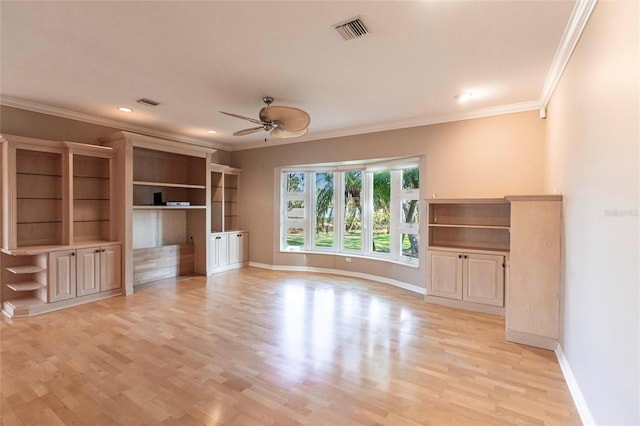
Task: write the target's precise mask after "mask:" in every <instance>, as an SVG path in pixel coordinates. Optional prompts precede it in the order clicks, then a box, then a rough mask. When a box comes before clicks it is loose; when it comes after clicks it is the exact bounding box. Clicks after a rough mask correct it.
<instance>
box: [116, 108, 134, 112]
mask: <svg viewBox="0 0 640 426" xmlns="http://www.w3.org/2000/svg"><path fill="white" fill-rule="evenodd" d="M118 111H121V112H133V110H132V109H131V108H127V107H118Z"/></svg>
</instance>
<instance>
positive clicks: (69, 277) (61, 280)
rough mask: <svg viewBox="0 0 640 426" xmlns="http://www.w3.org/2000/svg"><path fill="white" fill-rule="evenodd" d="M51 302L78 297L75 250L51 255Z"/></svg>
mask: <svg viewBox="0 0 640 426" xmlns="http://www.w3.org/2000/svg"><path fill="white" fill-rule="evenodd" d="M48 287H49V302H59V301H61V300H67V299H73V298H74V297H76V252H75V250H66V251H54V252H51V253H49V286H48Z"/></svg>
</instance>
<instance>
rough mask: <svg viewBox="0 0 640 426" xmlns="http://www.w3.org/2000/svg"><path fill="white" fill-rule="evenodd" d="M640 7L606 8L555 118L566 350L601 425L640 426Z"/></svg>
mask: <svg viewBox="0 0 640 426" xmlns="http://www.w3.org/2000/svg"><path fill="white" fill-rule="evenodd" d="M638 5H639V3H638V2H636V1H632V2H599V3H598V4H597V5H596V7H595V9H594V12H593V14H592V16H591V18H590V20H589V22H588V24H587V27H586V29H585V31H584V33H583V34H582V37H581V39H580V41H579V43H578V46H577V48H576V50H575V51H574V53H573V56H572V58H571V60H570V62H569V66H568V67H567V69H566V70H565V72H564V74H563V77H562V79H561V82H560V84H559V86H558V87H557V89H556V91H555V93H554V95H553V97H552V100H551V103H550V105H549V108H548V119H547V125H548V127H547V142H548V162H547V163H548V174H547V181H546V187H547V188H548V189H550V190H552V189H553V188H557V189H558V191H559V192H561V193H562V194H564V234H565V248H564V257H565V267H564V297H563V313H564V315H563V316H564V324H563V328H564V330H563V337H562V340H561V345H562V348H563V351H564V353H565V355H566V358H567V360H568V361H569V364H570V366H571V369H572V371H573V373H574V375H575V377H576V380H577V383H578V385H579V388H580V390H581V391H582V393H583V395H584V397H585V400H586V403H587V406H588V407H589V410H590V411H591V415H592V416H593V419H594V420H595V422H596V423H597V424H602V425H605V424H607V425H613V424H616V425H623V424H625V425H627V424H635V425H637V424H640V411H639V410H640V408H639V404H640V390H639V376H640V366H639V364H640V348H639V345H640V341H639V336H640V326H639V323H640V317H639V314H638V311H639V308H640V299H639V291H638V288H639V286H640V284H639V278H640V276H639V273H638V262H639V251H638V232H639V227H638V191H639V184H638V182H639V180H640V176H639V174H638V171H639V167H638V156H639V149H638V145H639V141H640V131H639V129H640V122H639V117H640V108H639V103H640V87H639V79H640V77H639V75H640V69H639V66H638V56H639V54H640V50H639V45H638V37H639V28H638V17H639V16H640V15H639V13H640V10H639V7H638Z"/></svg>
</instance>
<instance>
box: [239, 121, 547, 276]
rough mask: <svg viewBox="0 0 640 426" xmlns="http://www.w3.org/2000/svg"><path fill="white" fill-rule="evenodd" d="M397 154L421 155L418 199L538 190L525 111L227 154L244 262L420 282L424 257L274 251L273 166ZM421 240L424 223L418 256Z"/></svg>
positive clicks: (539, 126)
mask: <svg viewBox="0 0 640 426" xmlns="http://www.w3.org/2000/svg"><path fill="white" fill-rule="evenodd" d="M402 156H424V157H423V161H424V163H423V165H424V167H423V173H422V176H421V194H422V198H426V197H431V196H432V194H436V195H437V197H438V198H449V197H502V196H504V195H506V194H529V193H541V191H542V190H543V186H544V161H545V154H544V122H543V120H540V119H539V118H538V113H537V111H531V112H525V113H517V114H508V115H502V116H496V117H489V118H482V119H475V120H466V121H459V122H452V123H444V124H437V125H431V126H423V127H415V128H410V129H401V130H393V131H387V132H379V133H372V134H365V135H358V136H351V137H343V138H333V139H324V140H318V141H313V142H304V143H299V144H290V145H277V146H272V147H266V148H259V149H252V150H245V151H236V152H233V153H232V161H233V164H234V166H236V167H240V168H242V169H243V173H242V190H241V195H240V203H241V225H242V227H243V228H246V229H248V230H249V231H250V235H251V238H250V251H249V252H250V257H251V261H253V262H258V263H264V264H269V265H296V266H313V267H319V268H329V269H343V270H350V271H353V272H361V273H368V274H373V275H378V276H381V277H386V278H389V279H395V280H399V281H402V282H406V283H409V284H413V285H418V286H420V287H424V283H425V270H424V257H423V258H422V261H421V264H422V265H421V267H420V269H415V268H411V267H407V266H402V265H395V264H389V263H386V262H378V261H371V260H364V259H356V258H354V259H353V261H352V262H351V263H346V262H345V260H344V258H343V257H341V256H332V255H308V254H292V253H280V252H279V249H278V244H279V243H278V241H279V240H278V233H279V225H278V220H279V217H278V202H279V193H278V190H279V189H278V179H279V176H278V175H277V173H276V172H277V170H276V169H277V168H278V167H281V166H289V165H301V164H313V163H323V162H338V161H348V160H362V159H375V158H389V157H402ZM421 210H422V211H421V215H422V217H421V222H422V223H426V220H425V217H424V216H425V215H424V210H425V209H424V203H423V204H422V205H421ZM425 243H426V242H425V238H424V227H423V229H422V230H421V247H420V250H421V252H422V253H424V252H425V247H426V245H425Z"/></svg>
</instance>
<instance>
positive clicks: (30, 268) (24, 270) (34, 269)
mask: <svg viewBox="0 0 640 426" xmlns="http://www.w3.org/2000/svg"><path fill="white" fill-rule="evenodd" d="M7 271H9V272H11V273H12V274H16V275H20V274H35V273H38V272H43V271H46V269H45V268H43V267H41V266H37V265H24V266H9V267H7Z"/></svg>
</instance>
